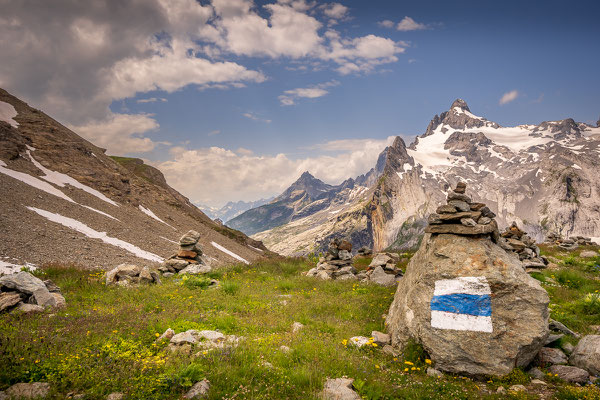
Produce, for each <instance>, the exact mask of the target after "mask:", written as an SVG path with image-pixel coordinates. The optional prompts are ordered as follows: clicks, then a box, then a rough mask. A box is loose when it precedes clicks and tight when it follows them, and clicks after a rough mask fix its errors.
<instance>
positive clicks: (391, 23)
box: [377, 19, 396, 28]
mask: <svg viewBox="0 0 600 400" xmlns="http://www.w3.org/2000/svg"><path fill="white" fill-rule="evenodd" d="M377 24H378V25H379V26H382V27H384V28H393V27H394V25H396V24H395V23H394V21H390V20H389V19H385V20H383V21H379V22H378V23H377Z"/></svg>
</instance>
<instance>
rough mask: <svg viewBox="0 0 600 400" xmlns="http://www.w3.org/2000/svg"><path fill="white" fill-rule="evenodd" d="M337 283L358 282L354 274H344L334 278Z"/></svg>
mask: <svg viewBox="0 0 600 400" xmlns="http://www.w3.org/2000/svg"><path fill="white" fill-rule="evenodd" d="M335 279H336V280H337V281H355V280H358V278H357V277H356V275H354V274H344V275H340V276H338V277H336V278H335Z"/></svg>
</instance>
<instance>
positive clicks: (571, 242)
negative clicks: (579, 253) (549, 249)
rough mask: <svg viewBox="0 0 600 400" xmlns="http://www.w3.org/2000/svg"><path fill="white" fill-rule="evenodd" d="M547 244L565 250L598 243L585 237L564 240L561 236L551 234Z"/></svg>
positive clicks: (547, 237) (548, 236) (547, 238)
mask: <svg viewBox="0 0 600 400" xmlns="http://www.w3.org/2000/svg"><path fill="white" fill-rule="evenodd" d="M546 243H548V244H553V245H555V246H558V247H560V248H563V249H565V250H573V249H576V248H577V246H593V245H595V244H596V243H594V242H592V238H589V237H584V236H572V237H570V238H563V237H562V236H561V235H559V234H557V233H554V232H551V233H549V234H548V235H547V236H546Z"/></svg>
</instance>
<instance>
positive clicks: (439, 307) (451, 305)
mask: <svg viewBox="0 0 600 400" xmlns="http://www.w3.org/2000/svg"><path fill="white" fill-rule="evenodd" d="M431 310H432V311H445V312H450V313H455V314H468V315H481V316H485V317H489V316H491V315H492V299H491V297H490V295H488V294H483V295H474V294H464V293H455V294H445V295H442V296H433V297H432V298H431Z"/></svg>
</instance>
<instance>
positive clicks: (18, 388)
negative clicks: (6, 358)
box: [5, 382, 50, 399]
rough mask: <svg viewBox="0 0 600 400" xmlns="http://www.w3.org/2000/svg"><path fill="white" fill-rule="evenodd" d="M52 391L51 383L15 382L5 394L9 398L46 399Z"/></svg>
mask: <svg viewBox="0 0 600 400" xmlns="http://www.w3.org/2000/svg"><path fill="white" fill-rule="evenodd" d="M49 393H50V384H48V383H46V382H32V383H15V384H14V385H12V386H11V387H9V388H8V389H6V392H5V394H6V395H7V396H8V398H9V399H45V398H46V397H48V394H49Z"/></svg>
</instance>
